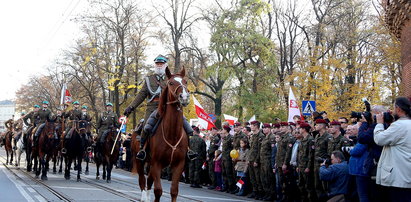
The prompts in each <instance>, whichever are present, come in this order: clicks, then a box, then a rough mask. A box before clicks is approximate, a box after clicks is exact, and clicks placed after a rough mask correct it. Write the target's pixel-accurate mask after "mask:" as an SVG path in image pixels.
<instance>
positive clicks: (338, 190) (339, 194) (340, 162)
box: [320, 151, 349, 201]
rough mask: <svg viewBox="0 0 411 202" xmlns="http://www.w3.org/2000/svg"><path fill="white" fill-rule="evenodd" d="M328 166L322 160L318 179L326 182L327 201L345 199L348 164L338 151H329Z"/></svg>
mask: <svg viewBox="0 0 411 202" xmlns="http://www.w3.org/2000/svg"><path fill="white" fill-rule="evenodd" d="M331 164H332V165H330V166H328V165H327V163H326V162H325V161H324V162H323V163H322V164H321V167H320V179H321V180H323V181H326V182H328V193H327V199H328V201H345V196H344V195H345V194H347V191H348V180H349V174H348V164H347V161H345V158H344V154H343V153H342V152H340V151H333V152H332V153H331Z"/></svg>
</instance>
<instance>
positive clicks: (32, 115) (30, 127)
mask: <svg viewBox="0 0 411 202" xmlns="http://www.w3.org/2000/svg"><path fill="white" fill-rule="evenodd" d="M39 110H40V106H39V105H34V110H33V111H31V112H29V113H28V114H26V115H25V116H24V117H23V122H24V124H25V125H26V126H27V127H28V128H27V130H26V132H25V133H24V134H23V143H24V144H23V145H24V146H26V141H27V138H28V137H29V135H30V134H31V132H32V131H33V129H34V128H35V127H36V116H37V112H38V111H39ZM28 121H29V122H28Z"/></svg>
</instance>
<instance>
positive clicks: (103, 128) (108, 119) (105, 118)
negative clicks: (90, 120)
mask: <svg viewBox="0 0 411 202" xmlns="http://www.w3.org/2000/svg"><path fill="white" fill-rule="evenodd" d="M117 121H118V116H117V114H116V113H114V112H113V104H112V103H110V102H108V103H107V104H106V111H105V112H103V113H102V114H101V116H100V118H99V119H98V120H97V130H98V135H97V139H96V142H97V144H98V145H102V144H103V143H104V140H105V139H106V136H107V133H108V132H109V130H111V129H113V128H119V124H118V122H117Z"/></svg>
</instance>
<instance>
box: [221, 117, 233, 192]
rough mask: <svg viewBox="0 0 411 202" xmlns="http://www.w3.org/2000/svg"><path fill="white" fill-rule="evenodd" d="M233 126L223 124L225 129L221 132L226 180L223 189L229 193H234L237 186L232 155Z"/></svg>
mask: <svg viewBox="0 0 411 202" xmlns="http://www.w3.org/2000/svg"><path fill="white" fill-rule="evenodd" d="M230 131H231V128H230V126H228V125H225V126H223V130H222V131H221V132H220V134H221V137H222V139H223V141H222V144H223V145H222V175H223V180H224V185H225V186H224V188H223V189H222V190H221V191H225V192H227V193H229V192H230V193H234V192H235V190H236V186H235V175H234V172H233V171H234V168H233V167H234V166H233V160H232V159H231V157H230V152H231V150H233V137H232V136H231V135H230Z"/></svg>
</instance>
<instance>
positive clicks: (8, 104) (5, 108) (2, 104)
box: [0, 100, 16, 132]
mask: <svg viewBox="0 0 411 202" xmlns="http://www.w3.org/2000/svg"><path fill="white" fill-rule="evenodd" d="M15 109H16V103H14V102H13V101H10V100H3V101H0V132H4V131H5V130H6V128H5V126H4V122H6V121H7V120H9V119H11V118H12V117H13V115H14V113H15Z"/></svg>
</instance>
